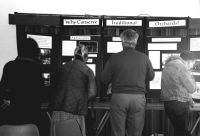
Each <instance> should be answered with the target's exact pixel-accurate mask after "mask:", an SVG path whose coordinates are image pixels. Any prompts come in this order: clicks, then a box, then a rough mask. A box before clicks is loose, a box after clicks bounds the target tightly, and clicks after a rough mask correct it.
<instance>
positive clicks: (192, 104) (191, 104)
mask: <svg viewBox="0 0 200 136" xmlns="http://www.w3.org/2000/svg"><path fill="white" fill-rule="evenodd" d="M194 104H195V103H194V101H193V99H190V101H189V105H190V106H191V107H194Z"/></svg>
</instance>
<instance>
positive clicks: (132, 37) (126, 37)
mask: <svg viewBox="0 0 200 136" xmlns="http://www.w3.org/2000/svg"><path fill="white" fill-rule="evenodd" d="M120 38H121V40H122V44H123V46H133V47H135V46H136V44H137V40H138V38H139V34H138V33H137V32H136V31H135V30H133V29H127V30H124V31H123V32H122V33H121V34H120Z"/></svg>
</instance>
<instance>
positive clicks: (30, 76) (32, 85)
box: [0, 39, 42, 124]
mask: <svg viewBox="0 0 200 136" xmlns="http://www.w3.org/2000/svg"><path fill="white" fill-rule="evenodd" d="M25 43H26V44H25V45H27V44H29V45H27V47H25V48H27V50H24V51H26V52H27V53H28V54H30V55H31V53H32V50H33V49H35V52H34V53H33V54H32V56H35V57H37V54H38V48H37V43H36V42H35V41H34V40H33V39H27V40H26V41H25ZM32 46H35V47H33V48H31V47H32ZM28 47H30V49H28ZM29 51H30V52H29ZM32 56H18V57H17V58H16V59H15V60H13V61H9V62H8V63H6V65H5V66H4V70H3V75H2V79H1V82H0V93H1V94H2V95H4V97H5V99H8V100H10V106H9V107H10V108H9V110H6V112H5V114H4V115H5V116H2V117H1V120H2V122H1V124H27V123H37V122H38V120H39V117H40V102H41V97H40V96H41V94H42V92H41V91H42V90H41V89H42V71H41V65H40V64H39V63H38V62H37V61H36V60H35V58H34V57H33V58H32ZM6 90H7V91H6Z"/></svg>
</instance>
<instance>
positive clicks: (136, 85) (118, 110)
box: [101, 29, 154, 136]
mask: <svg viewBox="0 0 200 136" xmlns="http://www.w3.org/2000/svg"><path fill="white" fill-rule="evenodd" d="M120 38H121V40H122V46H123V51H121V52H119V53H116V54H113V55H112V56H111V57H110V58H109V60H108V61H107V63H106V65H105V67H104V70H103V72H102V74H101V81H102V82H103V83H105V84H109V83H111V84H112V98H111V110H110V121H111V136H125V134H127V135H128V136H129V135H130V136H141V135H142V130H143V127H144V119H145V106H146V98H145V93H146V83H147V82H148V81H151V80H153V78H154V71H153V68H152V64H151V62H150V60H149V58H148V57H147V56H146V55H145V54H143V53H141V52H138V51H136V50H135V47H136V44H137V40H138V38H139V35H138V33H137V32H136V31H134V30H131V29H128V30H125V31H124V32H122V33H121V35H120Z"/></svg>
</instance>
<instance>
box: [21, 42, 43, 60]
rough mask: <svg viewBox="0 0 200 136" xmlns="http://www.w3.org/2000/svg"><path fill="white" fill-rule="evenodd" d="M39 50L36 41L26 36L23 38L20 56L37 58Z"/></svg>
mask: <svg viewBox="0 0 200 136" xmlns="http://www.w3.org/2000/svg"><path fill="white" fill-rule="evenodd" d="M39 53H40V50H39V48H38V44H37V42H36V41H35V40H34V39H32V38H27V39H25V40H24V46H23V48H22V49H21V57H25V58H31V59H36V60H37V59H38V57H39Z"/></svg>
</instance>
